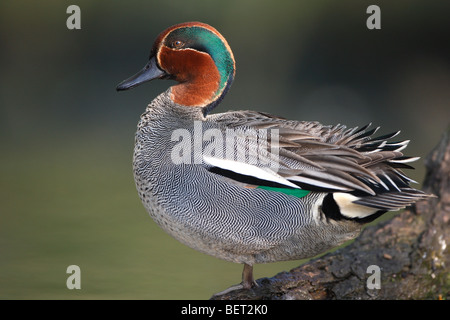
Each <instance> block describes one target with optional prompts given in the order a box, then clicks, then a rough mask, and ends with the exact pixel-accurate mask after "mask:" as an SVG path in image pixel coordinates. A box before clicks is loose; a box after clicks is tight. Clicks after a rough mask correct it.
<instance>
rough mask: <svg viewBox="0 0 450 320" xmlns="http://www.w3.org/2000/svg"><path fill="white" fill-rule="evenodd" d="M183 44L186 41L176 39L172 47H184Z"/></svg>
mask: <svg viewBox="0 0 450 320" xmlns="http://www.w3.org/2000/svg"><path fill="white" fill-rule="evenodd" d="M183 46H184V42H183V41H181V40H175V41H174V42H172V47H174V48H175V49H179V48H182V47H183Z"/></svg>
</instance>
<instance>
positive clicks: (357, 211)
mask: <svg viewBox="0 0 450 320" xmlns="http://www.w3.org/2000/svg"><path fill="white" fill-rule="evenodd" d="M333 198H334V201H336V203H337V205H338V206H339V210H340V211H341V214H342V215H344V216H346V217H347V218H365V217H367V216H370V215H371V214H374V213H375V212H377V209H375V208H370V207H366V206H362V205H359V204H356V203H353V202H354V201H356V200H359V198H358V197H355V196H354V195H351V194H349V193H343V192H336V193H333Z"/></svg>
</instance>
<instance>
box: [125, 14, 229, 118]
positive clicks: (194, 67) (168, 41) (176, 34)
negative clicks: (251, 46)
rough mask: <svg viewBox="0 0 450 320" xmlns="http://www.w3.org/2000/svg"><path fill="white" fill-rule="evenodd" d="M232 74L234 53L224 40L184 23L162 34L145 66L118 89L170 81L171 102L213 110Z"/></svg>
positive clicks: (204, 27) (199, 25)
mask: <svg viewBox="0 0 450 320" xmlns="http://www.w3.org/2000/svg"><path fill="white" fill-rule="evenodd" d="M234 74H235V61H234V57H233V53H232V52H231V49H230V47H229V45H228V43H227V41H226V40H225V38H224V37H223V36H222V35H221V34H220V33H219V32H218V31H217V30H216V29H214V28H213V27H211V26H209V25H207V24H205V23H201V22H185V23H181V24H177V25H174V26H172V27H170V28H168V29H166V30H164V31H163V32H162V33H161V34H160V35H159V36H158V37H157V38H156V41H155V43H154V45H153V48H152V50H151V53H150V59H149V62H148V63H147V65H146V66H145V67H144V68H143V69H142V70H141V71H140V72H138V73H137V74H135V75H134V76H132V77H131V78H129V79H127V80H125V81H123V82H122V83H120V84H119V85H118V86H117V90H126V89H130V88H133V87H135V86H137V85H139V84H141V83H143V82H146V81H150V80H153V79H173V80H176V81H177V82H178V84H176V85H174V86H172V88H171V99H172V100H173V101H174V102H175V103H178V104H180V105H184V106H191V107H201V108H204V112H205V113H207V112H208V111H209V110H211V109H212V108H214V107H215V106H216V105H217V104H218V103H219V102H220V100H221V99H222V98H223V96H224V95H225V93H226V92H227V90H228V89H229V87H230V85H231V83H232V82H233V79H234Z"/></svg>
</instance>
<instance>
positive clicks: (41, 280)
mask: <svg viewBox="0 0 450 320" xmlns="http://www.w3.org/2000/svg"><path fill="white" fill-rule="evenodd" d="M71 4H76V5H78V6H79V7H80V8H81V27H82V29H81V30H68V29H67V28H66V19H67V18H68V17H69V14H67V13H66V8H67V7H68V6H69V5H71ZM371 4H377V5H379V6H380V8H381V27H382V28H381V30H368V29H367V27H366V19H367V18H368V16H369V15H368V14H367V13H366V9H367V7H368V6H369V5H371ZM449 9H450V2H449V1H434V2H431V1H425V0H420V1H419V0H409V1H370V2H369V1H361V0H353V1H350V0H344V1H324V0H319V1H247V0H238V1H236V0H228V1H181V0H178V1H121V2H119V1H106V0H96V1H87V0H79V1H70V2H69V1H47V0H42V1H21V0H14V1H12V0H3V1H1V3H0V40H1V46H0V81H1V83H0V135H1V138H0V139H1V146H2V149H1V156H0V172H1V180H0V197H1V198H0V211H1V212H0V299H207V298H209V297H210V296H211V295H212V294H213V293H214V292H218V291H221V290H223V289H225V288H227V287H228V286H230V285H232V284H236V283H238V282H239V281H240V274H241V270H242V266H240V265H237V264H233V263H229V262H225V261H221V260H218V259H215V258H213V257H209V256H206V255H203V254H201V253H198V252H196V251H194V250H192V249H190V248H187V247H185V246H183V245H181V244H179V243H178V242H177V241H175V240H174V239H172V238H171V237H170V236H168V235H167V234H165V233H164V232H163V231H162V230H160V229H159V228H158V227H157V226H156V224H155V223H154V222H153V221H152V220H151V219H150V218H149V216H148V214H147V213H146V211H145V210H144V208H143V206H142V205H141V203H140V200H139V199H138V196H137V192H136V190H135V187H134V181H133V177H132V169H131V158H132V150H133V142H134V141H133V139H134V132H135V127H136V124H137V121H138V119H139V115H140V114H141V113H142V112H143V111H144V108H145V106H146V105H147V104H148V103H149V102H150V101H151V100H152V99H153V98H154V97H155V96H156V95H157V94H158V93H159V92H161V91H163V90H165V89H166V88H167V87H168V86H169V85H170V84H171V83H170V82H169V81H159V82H158V81H156V82H152V83H149V84H146V85H143V86H140V87H139V88H136V89H134V90H132V91H129V92H123V93H120V94H119V93H117V92H116V91H115V86H116V84H117V83H119V82H120V81H122V80H123V79H125V78H127V77H128V76H130V75H132V74H134V73H135V72H136V71H138V70H139V69H140V68H141V67H142V66H143V65H144V64H145V63H146V60H147V57H148V53H149V50H150V48H151V46H152V43H153V40H154V39H155V37H156V36H157V35H158V33H159V32H161V31H162V30H163V29H165V28H166V27H168V26H170V25H172V24H175V23H179V22H184V21H190V20H198V21H202V22H206V23H209V24H211V25H213V26H214V27H216V28H217V29H218V30H219V31H220V32H221V33H222V34H223V35H224V36H225V37H226V38H227V40H228V42H229V44H230V46H231V48H232V49H233V51H234V55H235V58H236V61H237V74H236V79H235V82H234V85H233V87H232V89H231V91H230V92H229V94H228V95H227V97H226V98H225V100H224V101H223V102H222V106H221V108H219V109H218V110H216V111H217V112H223V111H226V110H228V109H253V110H259V111H266V112H270V113H274V114H277V115H282V116H284V117H288V118H292V119H298V120H318V121H320V122H322V123H325V124H335V123H341V124H346V125H349V126H361V125H364V124H366V123H368V122H373V123H374V125H376V126H378V125H380V126H382V129H381V131H380V133H388V132H391V131H396V130H401V131H402V134H401V135H400V138H399V139H411V140H412V142H411V144H410V147H409V149H408V150H409V152H407V153H408V154H409V155H417V156H421V157H424V156H426V155H427V154H428V152H429V151H430V150H431V149H432V148H433V147H434V146H435V145H436V144H437V141H438V139H439V137H440V135H441V133H442V132H443V131H444V129H445V128H446V127H447V125H448V124H449V119H450V105H449V103H450V41H449V39H450V26H449V25H450V23H449V18H448V13H449V12H450V10H449ZM416 167H417V170H416V171H414V172H411V173H410V174H411V176H412V178H414V179H415V180H417V181H422V180H423V175H424V165H423V159H422V160H419V161H418V162H417V163H416ZM72 264H75V265H78V266H80V268H81V288H82V289H81V290H68V289H67V288H66V279H67V277H68V276H69V275H68V274H66V268H67V267H68V266H69V265H72ZM298 264H299V261H292V262H286V263H274V264H267V265H257V266H256V267H255V276H256V277H258V278H259V277H269V276H272V275H274V274H276V273H278V272H281V271H283V270H289V269H291V268H293V267H295V266H297V265H298Z"/></svg>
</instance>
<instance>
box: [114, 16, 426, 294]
mask: <svg viewBox="0 0 450 320" xmlns="http://www.w3.org/2000/svg"><path fill="white" fill-rule="evenodd" d="M234 74H235V60H234V57H233V53H232V52H231V49H230V46H229V45H228V43H227V41H226V40H225V38H224V37H223V36H222V35H221V34H220V33H219V32H218V31H217V30H216V29H214V28H213V27H211V26H209V25H207V24H204V23H200V22H187V23H181V24H177V25H175V26H172V27H170V28H168V29H166V30H165V31H163V32H162V33H161V34H160V35H159V36H158V37H157V39H156V41H155V43H154V45H153V48H152V49H151V52H150V60H149V62H148V63H147V65H146V66H145V67H144V68H143V69H142V70H141V71H140V72H138V73H137V74H136V75H134V76H132V77H131V78H129V79H127V80H125V81H123V82H122V83H120V84H119V85H118V86H117V90H126V89H130V88H133V87H135V86H137V85H139V84H141V83H143V82H146V81H150V80H153V79H172V80H175V81H177V82H178V83H177V84H175V85H174V86H172V87H170V88H169V89H168V90H167V91H165V92H163V93H162V94H160V95H159V96H158V97H156V98H155V99H154V100H153V101H152V102H151V103H150V104H149V105H148V107H147V109H146V111H145V113H144V114H143V115H142V116H141V119H140V121H139V124H138V128H137V133H136V141H135V149H134V160H133V169H134V178H135V182H136V187H137V190H138V193H139V196H140V198H141V200H142V202H143V204H144V206H145V208H146V209H147V210H148V212H149V213H150V215H151V217H152V218H153V219H154V220H155V221H156V223H157V224H158V225H159V226H160V227H161V228H163V229H164V230H165V231H167V232H168V233H169V234H170V235H172V236H173V237H175V238H176V239H178V240H179V241H181V242H182V243H184V244H186V245H188V246H190V247H192V248H194V249H196V250H199V251H201V252H204V253H206V254H210V255H213V256H215V257H218V258H222V259H225V260H229V261H233V262H236V263H242V264H244V271H243V275H242V283H241V287H244V288H250V287H251V286H252V285H253V284H254V280H253V274H252V270H253V265H254V264H255V263H266V262H274V261H282V260H294V259H303V258H308V257H312V256H315V255H317V254H319V253H321V252H324V251H326V250H328V249H331V248H333V247H336V246H338V245H340V244H342V243H343V242H345V241H347V240H349V239H353V238H355V237H356V236H357V235H358V234H359V233H360V230H361V227H362V226H363V224H364V223H366V222H369V221H372V220H374V219H375V218H377V217H379V216H380V215H382V214H383V213H385V212H386V211H391V210H398V209H401V208H404V207H405V206H408V205H411V204H413V203H415V202H416V201H418V200H420V199H422V198H425V197H427V196H428V195H426V194H425V193H423V192H422V191H419V190H416V189H413V188H411V187H410V186H409V183H410V182H412V180H411V179H410V178H408V177H407V176H406V175H405V174H404V173H403V172H402V171H401V169H404V168H411V167H410V166H409V165H408V164H407V163H408V162H411V161H414V160H416V159H417V158H411V157H406V156H404V155H403V154H402V152H401V150H403V149H404V148H405V147H406V145H407V144H408V142H409V141H401V142H388V141H389V140H390V139H391V138H393V137H394V136H396V135H397V134H398V132H396V133H392V134H387V135H384V136H380V137H376V138H373V137H372V135H373V134H374V133H375V132H376V131H377V129H378V128H375V129H371V130H369V129H368V126H364V127H362V128H359V129H358V128H350V129H347V128H346V127H345V126H342V125H336V126H324V125H321V124H320V123H318V122H305V121H293V120H286V119H283V118H279V117H275V116H272V115H269V114H266V113H261V112H256V111H233V112H225V113H219V114H209V113H210V111H211V110H212V109H213V108H215V107H216V106H217V105H218V104H219V103H220V101H221V100H222V98H223V97H224V96H225V94H226V92H227V91H228V89H229V88H230V86H231V83H232V81H233V78H234Z"/></svg>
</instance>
